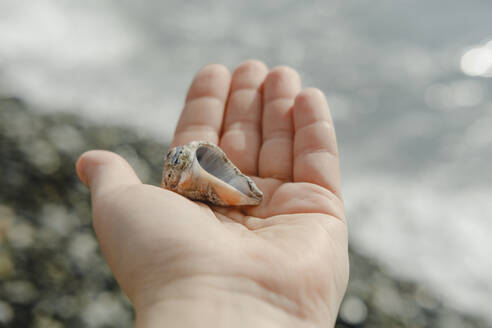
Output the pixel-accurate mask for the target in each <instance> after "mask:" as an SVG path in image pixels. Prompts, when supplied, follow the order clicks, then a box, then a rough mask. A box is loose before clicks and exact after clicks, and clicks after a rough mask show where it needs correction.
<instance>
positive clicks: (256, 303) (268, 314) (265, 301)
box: [134, 276, 316, 328]
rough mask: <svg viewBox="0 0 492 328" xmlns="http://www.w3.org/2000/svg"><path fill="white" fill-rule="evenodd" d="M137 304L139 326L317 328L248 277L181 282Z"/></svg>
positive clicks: (288, 302) (284, 300)
mask: <svg viewBox="0 0 492 328" xmlns="http://www.w3.org/2000/svg"><path fill="white" fill-rule="evenodd" d="M134 305H135V310H136V325H135V326H136V327H137V328H154V327H162V326H163V325H164V324H165V326H166V327H167V326H169V327H178V328H179V327H237V326H241V327H260V328H261V327H313V326H316V325H315V324H314V322H312V321H310V318H306V317H305V316H303V315H302V312H301V311H300V308H299V305H298V304H296V303H295V302H293V301H291V300H288V299H287V298H285V297H283V296H281V295H278V294H275V293H273V292H271V291H268V290H266V289H265V288H263V287H262V286H260V285H259V284H257V283H255V282H253V281H251V280H249V279H247V278H238V277H234V278H231V277H223V276H205V277H203V276H202V277H189V278H181V279H179V280H175V281H173V282H172V283H169V284H168V285H166V286H165V287H163V288H161V289H158V290H153V291H152V292H149V293H147V294H146V295H145V296H140V297H139V298H137V299H135V300H134Z"/></svg>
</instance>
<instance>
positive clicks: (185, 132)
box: [171, 65, 231, 147]
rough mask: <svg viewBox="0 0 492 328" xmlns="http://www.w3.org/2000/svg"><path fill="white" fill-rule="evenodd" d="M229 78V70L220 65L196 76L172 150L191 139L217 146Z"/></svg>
mask: <svg viewBox="0 0 492 328" xmlns="http://www.w3.org/2000/svg"><path fill="white" fill-rule="evenodd" d="M230 79H231V78H230V73H229V71H228V70H227V68H226V67H224V66H222V65H208V66H205V67H204V68H203V69H202V70H201V71H199V72H198V73H197V75H196V76H195V79H194V80H193V82H192V84H191V86H190V90H189V91H188V95H187V96H186V103H185V106H184V109H183V112H182V113H181V117H180V119H179V122H178V125H177V127H176V131H175V133H174V140H173V142H172V143H171V145H172V147H174V146H177V145H182V144H187V143H189V142H191V141H194V140H203V141H210V142H212V143H215V144H217V143H218V141H219V134H220V128H221V126H222V117H223V114H224V106H225V102H226V99H227V95H228V93H229V84H230Z"/></svg>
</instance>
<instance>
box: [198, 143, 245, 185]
mask: <svg viewBox="0 0 492 328" xmlns="http://www.w3.org/2000/svg"><path fill="white" fill-rule="evenodd" d="M196 159H197V161H198V163H199V164H200V166H201V167H202V168H203V169H204V170H205V171H207V172H208V173H210V174H211V175H213V176H215V177H216V178H219V179H220V180H222V181H224V182H225V183H227V184H229V185H231V186H233V187H234V188H236V189H237V190H239V191H240V192H241V193H243V194H245V195H249V194H250V193H251V189H250V186H249V184H248V182H247V180H246V179H245V178H244V177H242V176H241V175H239V174H238V172H236V170H234V168H232V167H231V165H230V164H229V163H227V161H226V160H225V155H224V154H223V153H222V152H220V151H218V150H217V149H214V148H211V147H206V146H202V147H199V148H198V149H197V150H196Z"/></svg>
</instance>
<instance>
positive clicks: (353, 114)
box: [0, 0, 492, 322]
mask: <svg viewBox="0 0 492 328" xmlns="http://www.w3.org/2000/svg"><path fill="white" fill-rule="evenodd" d="M491 12H492V3H490V2H486V1H479V0H472V1H466V2H464V1H457V0H452V1H450V0H435V1H410V0H397V1H395V0H381V1H377V2H375V1H369V0H359V1H353V0H352V1H341V0H336V1H335V0H334V1H304V2H299V1H268V2H263V1H259V0H256V1H248V2H239V1H228V2H226V1H208V2H206V3H205V2H200V1H187V2H181V1H176V0H175V1H157V0H149V1H146V2H145V5H143V4H141V3H137V2H134V1H128V0H125V1H122V0H120V1H115V0H113V1H111V0H106V1H101V0H99V1H95V0H93V1H84V2H64V1H47V0H38V1H36V2H28V1H14V0H10V1H9V0H0V90H1V91H0V92H4V93H7V94H15V95H18V96H20V97H21V98H23V99H25V100H27V101H29V102H30V103H32V104H33V105H35V106H36V107H37V108H38V110H40V111H48V110H50V111H52V110H60V111H72V112H78V113H81V114H82V115H84V116H86V117H89V118H92V119H93V120H95V121H99V122H100V121H103V122H109V123H111V124H124V125H132V126H136V127H138V128H140V130H141V131H142V133H151V134H153V135H154V136H155V137H156V138H162V140H169V138H170V136H171V134H172V131H173V127H174V124H175V122H176V120H177V117H178V114H179V112H180V110H181V104H182V100H183V98H184V94H185V92H186V89H187V87H188V84H189V81H190V80H191V78H192V76H193V74H194V73H195V72H196V71H197V70H198V69H199V68H200V67H201V66H203V65H205V64H208V63H211V62H218V63H223V64H226V65H227V66H228V67H230V68H231V69H233V68H234V66H235V65H237V64H238V63H240V62H241V61H242V60H244V59H248V58H258V59H260V60H263V61H265V62H266V63H267V64H268V65H269V66H274V65H278V64H287V65H291V66H293V67H295V68H296V69H298V70H299V71H300V73H301V75H302V77H303V80H304V84H305V86H317V87H319V88H321V89H322V90H323V91H325V93H326V94H327V96H328V99H329V102H330V105H331V108H332V112H333V115H334V117H335V121H336V124H337V132H338V138H339V142H340V147H341V153H342V160H343V161H342V169H343V174H344V184H345V186H344V187H345V189H344V190H345V198H346V203H347V208H348V213H349V219H350V226H351V241H352V244H353V246H354V247H356V248H357V249H359V250H362V251H364V252H366V253H367V254H369V255H371V256H373V257H375V258H376V259H377V260H378V261H380V262H381V263H382V264H383V265H385V266H387V267H388V268H389V269H390V270H392V271H393V272H395V273H396V274H398V275H401V276H403V277H405V278H410V279H416V280H418V281H421V282H422V283H423V284H427V285H429V286H431V287H432V288H433V289H434V291H435V292H436V293H437V294H438V295H440V296H441V297H442V298H443V300H444V301H445V302H446V303H447V304H449V305H451V306H453V307H455V308H456V309H459V310H462V311H465V312H469V313H476V314H479V315H482V316H484V317H488V319H489V320H490V322H492V314H491V313H490V312H489V309H490V301H491V300H492V281H491V280H490V277H491V276H492V260H491V257H490V250H491V249H492V241H491V238H490V234H491V233H492V220H491V219H492V214H491V213H492V201H491V199H492V185H491V183H490V182H491V181H492V170H490V164H489V163H490V162H491V160H492V129H491V128H490V127H491V126H492V97H491V96H490V91H491V89H492V80H491V79H489V78H488V77H490V76H491V75H492V43H491V42H490V40H492V20H491V19H490V13H491ZM487 42H489V43H487Z"/></svg>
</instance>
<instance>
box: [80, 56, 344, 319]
mask: <svg viewBox="0 0 492 328" xmlns="http://www.w3.org/2000/svg"><path fill="white" fill-rule="evenodd" d="M193 140H206V141H210V142H213V143H216V144H219V146H220V147H221V148H222V149H223V150H224V151H225V152H226V154H227V155H228V157H229V158H230V159H231V161H232V162H233V163H234V164H235V165H236V166H237V167H238V168H239V169H240V170H241V171H242V172H243V173H245V174H248V175H250V176H252V178H253V180H254V181H255V183H256V184H257V185H258V187H259V188H260V189H261V190H262V191H263V192H264V199H263V201H262V202H261V204H260V205H258V206H245V207H241V208H220V207H210V206H208V205H205V204H202V203H199V202H193V201H191V200H189V199H187V198H184V197H182V196H181V195H178V194H176V193H174V192H171V191H168V190H165V189H162V188H159V187H155V186H151V185H145V184H142V183H141V182H140V180H139V179H138V177H137V176H136V175H135V173H134V171H133V170H132V169H131V167H130V166H129V164H128V163H127V162H126V161H125V160H124V159H122V158H121V157H119V156H118V155H116V154H114V153H110V152H106V151H89V152H87V153H84V154H83V155H82V156H81V157H80V159H79V161H78V162H77V166H76V167H77V173H78V175H79V177H80V179H81V180H82V181H83V182H84V184H86V185H87V186H89V187H90V190H91V199H92V206H93V217H94V218H93V223H94V228H95V231H96V234H97V237H98V240H99V243H100V245H101V248H102V252H103V254H104V256H105V258H106V260H107V262H108V264H109V266H110V268H111V270H112V271H113V273H114V275H115V277H116V279H117V280H118V282H119V284H120V286H121V287H122V289H123V290H124V292H125V293H126V294H127V295H128V297H129V298H130V300H131V301H132V303H133V305H134V307H135V310H136V317H137V321H136V325H137V326H138V327H158V326H159V327H160V326H161V325H162V324H163V323H165V324H166V325H168V326H170V327H194V326H200V327H203V326H214V327H218V326H227V327H231V326H238V325H239V324H242V325H244V326H245V327H248V326H254V327H261V326H269V327H273V326H281V327H288V326H293V327H302V326H309V327H310V326H329V325H333V324H334V322H335V319H336V316H337V312H338V308H339V305H340V302H341V300H342V297H343V295H344V293H345V289H346V285H347V280H348V250H347V229H346V224H345V214H344V206H343V201H342V200H341V193H340V172H339V163H338V152H337V146H336V140H335V132H334V128H333V121H332V119H331V116H330V113H329V109H328V106H327V104H326V100H325V97H324V95H323V94H322V92H321V91H319V90H317V89H305V90H302V91H301V82H300V78H299V76H298V74H297V73H296V72H295V71H294V70H292V69H290V68H287V67H278V68H275V69H273V70H271V71H268V69H267V68H266V67H265V65H264V64H262V63H260V62H258V61H247V62H244V63H243V64H241V65H240V66H239V67H238V68H237V69H236V70H235V72H234V74H233V75H232V78H231V76H230V74H229V72H228V70H227V69H226V68H225V67H223V66H220V65H209V66H206V67H205V68H203V69H202V70H201V71H200V72H199V73H198V74H197V75H196V77H195V79H194V81H193V83H192V85H191V87H190V90H189V92H188V95H187V99H186V104H185V107H184V109H183V112H182V114H181V118H180V120H179V123H178V126H177V128H176V133H175V137H174V140H173V142H172V146H176V145H180V144H186V143H188V142H190V141H193ZM164 155H165V154H164V153H163V154H156V156H164Z"/></svg>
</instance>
